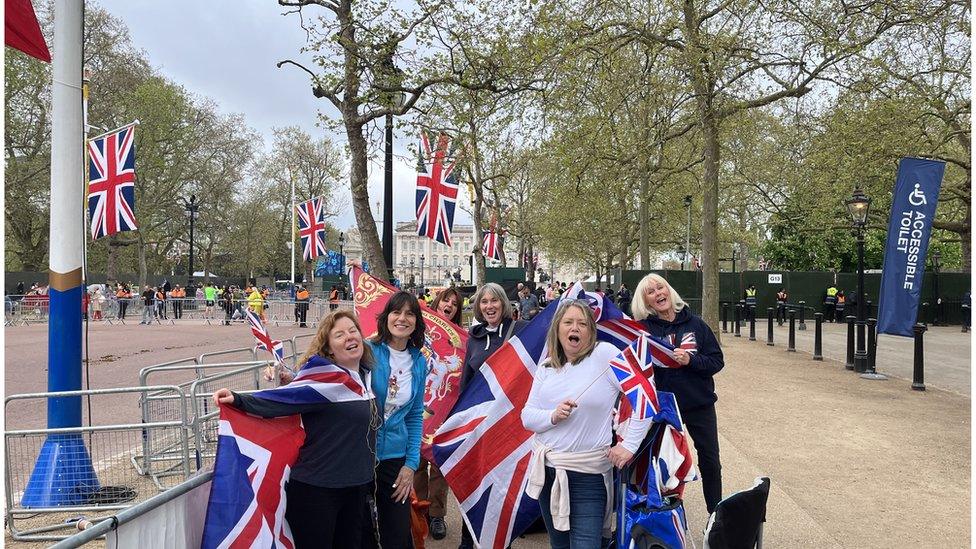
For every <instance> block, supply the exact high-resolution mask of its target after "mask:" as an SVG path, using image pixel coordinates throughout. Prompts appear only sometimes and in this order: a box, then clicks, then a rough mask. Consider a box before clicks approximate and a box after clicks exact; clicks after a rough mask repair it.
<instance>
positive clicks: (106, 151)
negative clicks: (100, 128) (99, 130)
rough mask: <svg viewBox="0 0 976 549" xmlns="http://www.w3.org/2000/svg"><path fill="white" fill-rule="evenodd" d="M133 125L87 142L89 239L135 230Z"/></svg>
mask: <svg viewBox="0 0 976 549" xmlns="http://www.w3.org/2000/svg"><path fill="white" fill-rule="evenodd" d="M135 132H136V127H135V124H130V125H129V126H126V127H124V128H120V129H118V130H116V131H113V132H109V133H107V134H105V135H103V136H101V137H97V138H95V139H91V140H89V141H88V180H89V181H88V217H89V220H90V221H91V235H92V239H97V238H101V237H103V236H111V235H113V234H115V233H118V232H122V231H134V230H136V229H137V228H138V226H137V224H136V214H135V210H136V206H135V204H136V197H135V181H136V144H135Z"/></svg>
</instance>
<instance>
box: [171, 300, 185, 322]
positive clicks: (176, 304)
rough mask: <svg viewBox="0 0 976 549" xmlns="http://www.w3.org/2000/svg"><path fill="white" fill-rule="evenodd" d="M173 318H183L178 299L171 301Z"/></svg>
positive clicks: (181, 306)
mask: <svg viewBox="0 0 976 549" xmlns="http://www.w3.org/2000/svg"><path fill="white" fill-rule="evenodd" d="M173 318H183V302H182V301H180V300H179V299H176V300H174V301H173Z"/></svg>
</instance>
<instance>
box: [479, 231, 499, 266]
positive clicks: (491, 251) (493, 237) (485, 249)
mask: <svg viewBox="0 0 976 549" xmlns="http://www.w3.org/2000/svg"><path fill="white" fill-rule="evenodd" d="M503 244H504V238H502V236H501V235H499V234H498V233H497V232H495V231H488V232H486V233H485V237H484V240H483V241H482V242H481V252H482V253H483V254H484V255H485V257H486V258H488V259H494V260H495V261H501V260H502V254H503V253H504V252H503V251H502V245H503Z"/></svg>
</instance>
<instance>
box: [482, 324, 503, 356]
mask: <svg viewBox="0 0 976 549" xmlns="http://www.w3.org/2000/svg"><path fill="white" fill-rule="evenodd" d="M501 326H502V325H501V324H499V325H498V326H495V327H494V328H492V327H491V326H485V335H486V337H485V350H486V351H487V350H488V347H489V346H491V333H492V332H497V331H498V329H499V328H501Z"/></svg>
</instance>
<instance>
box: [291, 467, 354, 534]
mask: <svg viewBox="0 0 976 549" xmlns="http://www.w3.org/2000/svg"><path fill="white" fill-rule="evenodd" d="M370 488H371V485H369V484H362V485H359V486H350V487H348V488H320V487H318V486H312V485H311V484H305V483H304V482H299V481H297V480H292V481H289V482H288V487H287V488H285V491H286V493H287V494H288V505H287V507H286V508H285V518H286V519H288V526H289V527H290V528H291V533H292V535H293V536H294V538H295V547H296V549H305V548H318V547H336V548H338V547H359V543H360V541H361V536H362V532H363V524H365V523H366V521H365V520H363V509H364V506H365V501H366V494H367V493H368V492H369V490H370Z"/></svg>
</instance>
